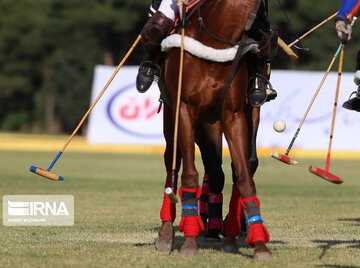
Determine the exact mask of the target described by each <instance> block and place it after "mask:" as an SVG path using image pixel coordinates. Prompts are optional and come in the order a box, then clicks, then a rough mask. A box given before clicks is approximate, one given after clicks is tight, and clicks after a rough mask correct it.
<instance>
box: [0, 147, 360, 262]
mask: <svg viewBox="0 0 360 268" xmlns="http://www.w3.org/2000/svg"><path fill="white" fill-rule="evenodd" d="M55 154H56V152H53V153H46V152H42V153H40V152H15V151H0V170H1V173H0V194H1V197H2V196H3V195H15V194H39V195H42V194H46V195H48V194H57V195H58V194H70V195H73V196H74V197H75V225H74V226H72V227H7V226H3V225H2V224H1V225H0V267H65V266H66V267H67V266H74V267H85V266H86V267H88V266H91V267H191V266H194V267H250V266H251V267H355V266H358V267H359V266H360V176H359V174H360V165H359V161H358V160H357V161H356V160H352V161H350V160H333V161H332V162H331V168H330V171H331V172H332V173H334V174H336V175H338V176H340V177H342V178H343V179H344V181H345V182H344V183H343V184H342V185H334V184H331V183H329V182H326V181H324V180H321V179H320V178H318V177H316V176H314V175H313V174H311V173H309V172H308V171H307V169H308V166H309V165H310V164H313V165H316V166H319V167H321V168H324V165H325V160H306V159H297V160H299V161H300V164H298V165H297V166H292V167H290V166H287V165H285V164H282V163H281V162H278V161H276V160H273V159H270V158H261V159H260V166H259V169H258V172H257V174H256V186H257V190H258V197H259V199H260V201H261V204H262V206H261V210H262V216H263V219H264V220H265V222H266V226H267V228H268V230H269V232H270V239H271V242H270V243H269V244H268V245H269V248H270V250H272V253H273V255H274V260H273V261H270V262H257V261H254V260H253V259H252V252H253V251H252V249H251V248H249V247H248V246H247V245H246V244H245V243H244V241H243V240H239V245H240V249H239V254H236V255H229V254H225V253H222V252H221V251H220V248H221V244H220V243H205V242H204V241H203V239H202V238H201V237H199V238H198V245H199V247H200V251H199V256H198V257H195V258H188V259H186V258H183V257H180V256H179V254H178V252H177V250H175V251H174V252H173V253H172V254H171V255H167V254H164V253H159V252H157V251H156V250H155V248H154V245H153V244H154V241H155V239H156V237H157V232H158V230H159V227H160V224H161V222H160V219H159V211H160V206H161V202H162V194H163V185H164V179H165V172H164V168H163V164H162V163H163V159H162V156H161V155H136V154H102V153H75V152H71V151H70V152H66V153H64V155H63V156H62V157H61V159H60V160H59V161H58V163H57V164H56V166H55V167H54V169H53V171H54V172H55V173H57V174H59V175H62V176H64V177H65V181H64V182H52V181H49V180H46V179H43V178H42V177H39V176H37V175H34V174H32V173H30V172H29V171H28V169H29V166H30V165H35V166H39V167H42V168H47V167H48V165H49V163H50V162H51V161H52V159H53V158H54V156H55ZM197 161H198V162H197V166H198V169H199V173H200V174H201V176H202V174H203V169H202V167H201V162H200V161H199V159H197ZM223 166H224V170H225V174H226V177H227V181H226V185H225V189H224V215H225V214H226V211H227V209H228V201H229V198H230V191H231V180H230V178H231V174H230V159H229V158H228V157H225V158H224V165H223ZM1 204H2V198H1ZM1 207H2V205H1ZM177 209H178V215H180V213H179V211H180V205H178V207H177ZM0 217H1V219H2V213H1V215H0ZM179 221H180V217H179V216H178V218H177V219H176V221H175V226H178V224H179ZM1 222H2V220H1ZM183 240H184V239H183V234H182V233H179V232H177V233H176V249H178V248H179V247H180V245H181V244H182V242H183Z"/></svg>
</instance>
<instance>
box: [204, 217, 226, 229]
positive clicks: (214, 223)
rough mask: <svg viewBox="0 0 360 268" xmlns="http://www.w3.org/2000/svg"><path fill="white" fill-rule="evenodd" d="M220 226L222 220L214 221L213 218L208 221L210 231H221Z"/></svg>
mask: <svg viewBox="0 0 360 268" xmlns="http://www.w3.org/2000/svg"><path fill="white" fill-rule="evenodd" d="M222 224H223V221H222V219H214V218H210V219H209V225H208V229H209V230H211V229H217V230H219V231H221V230H222V228H223V227H222Z"/></svg>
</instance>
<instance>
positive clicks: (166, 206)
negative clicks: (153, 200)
mask: <svg viewBox="0 0 360 268" xmlns="http://www.w3.org/2000/svg"><path fill="white" fill-rule="evenodd" d="M177 178H178V174H175V181H174V193H175V194H176V190H177ZM167 187H171V172H168V174H167V177H166V182H165V188H167ZM175 217H176V204H172V203H171V202H170V200H169V198H168V197H167V195H166V194H165V193H164V199H163V204H162V207H161V211H160V218H161V221H162V222H164V221H171V222H174V221H175Z"/></svg>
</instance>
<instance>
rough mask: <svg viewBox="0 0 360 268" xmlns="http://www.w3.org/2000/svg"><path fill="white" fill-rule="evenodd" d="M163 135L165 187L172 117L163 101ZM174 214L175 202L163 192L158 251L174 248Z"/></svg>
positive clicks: (171, 152)
mask: <svg viewBox="0 0 360 268" xmlns="http://www.w3.org/2000/svg"><path fill="white" fill-rule="evenodd" d="M163 132H164V137H165V141H166V148H165V154H164V162H165V167H166V171H167V177H166V181H165V188H167V187H171V186H172V185H171V184H172V183H171V169H172V157H173V135H174V123H173V118H172V111H171V109H170V107H169V106H168V105H167V104H166V103H164V131H163ZM177 155H178V157H176V160H177V162H176V173H175V181H174V189H173V190H174V193H175V194H176V190H177V177H178V174H177V172H178V170H179V168H180V157H179V153H178V154H177ZM175 216H176V204H172V203H171V202H170V200H169V198H168V197H167V195H166V194H165V193H164V198H163V204H162V207H161V211H160V218H161V221H162V225H161V228H160V230H159V236H158V238H157V239H156V242H155V248H156V249H157V250H158V251H163V252H171V251H172V250H173V249H174V236H175V231H174V227H173V222H174V221H175Z"/></svg>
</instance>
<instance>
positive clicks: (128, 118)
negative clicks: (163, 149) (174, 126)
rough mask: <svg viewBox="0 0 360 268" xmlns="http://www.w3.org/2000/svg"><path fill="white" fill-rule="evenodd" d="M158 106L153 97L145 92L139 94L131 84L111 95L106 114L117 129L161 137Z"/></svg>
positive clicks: (137, 134) (160, 115)
mask: <svg viewBox="0 0 360 268" xmlns="http://www.w3.org/2000/svg"><path fill="white" fill-rule="evenodd" d="M158 108H159V103H158V101H157V100H156V99H155V98H153V97H152V96H149V94H146V93H145V94H139V93H138V92H137V91H136V89H135V88H134V85H133V84H131V85H128V86H126V87H124V88H122V89H120V90H119V91H118V92H117V93H115V94H114V95H113V97H111V99H110V101H109V103H108V105H107V114H108V117H109V119H110V121H111V122H112V123H113V124H114V125H115V126H116V127H117V128H118V129H120V130H121V131H123V132H126V133H127V134H129V135H133V136H141V137H147V138H161V137H162V136H163V134H162V119H163V116H162V114H158V113H157V112H158ZM160 112H161V113H162V110H161V111H160Z"/></svg>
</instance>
